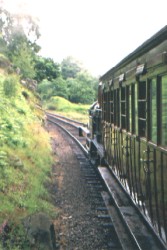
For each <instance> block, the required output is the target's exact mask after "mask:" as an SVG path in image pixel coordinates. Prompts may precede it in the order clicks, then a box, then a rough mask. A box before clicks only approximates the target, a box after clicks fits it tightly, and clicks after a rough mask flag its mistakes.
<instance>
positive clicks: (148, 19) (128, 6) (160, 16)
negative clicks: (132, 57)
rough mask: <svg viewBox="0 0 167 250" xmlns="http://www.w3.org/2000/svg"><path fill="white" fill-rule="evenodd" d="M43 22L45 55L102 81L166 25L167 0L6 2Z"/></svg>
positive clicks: (2, 1)
mask: <svg viewBox="0 0 167 250" xmlns="http://www.w3.org/2000/svg"><path fill="white" fill-rule="evenodd" d="M2 4H4V6H5V7H6V9H8V10H10V11H12V12H26V13H29V14H31V15H32V16H34V17H37V18H38V19H39V26H40V33H41V38H40V40H39V41H38V44H39V45H40V46H41V47H42V49H41V52H40V53H41V55H42V56H44V57H50V58H52V59H53V60H54V61H55V62H57V63H61V61H62V60H63V59H64V58H66V57H68V56H73V57H74V58H76V59H77V60H79V61H81V62H82V63H83V65H84V67H85V69H87V70H88V71H89V72H90V73H91V74H92V75H94V76H97V77H99V76H101V75H103V74H105V73H106V71H108V70H109V69H110V68H112V67H113V66H115V65H116V64H117V63H119V62H120V61H121V60H122V59H123V58H124V57H125V56H127V55H128V54H130V53H131V52H133V51H134V50H135V49H136V48H137V47H138V46H140V45H141V44H142V43H143V42H144V41H146V40H147V39H149V38H150V37H151V36H152V35H154V34H155V33H156V32H158V31H159V30H160V29H161V28H163V27H164V26H165V25H166V23H167V22H166V21H167V14H166V7H167V0H158V1H152V0H138V1H137V0H0V6H1V5H2Z"/></svg>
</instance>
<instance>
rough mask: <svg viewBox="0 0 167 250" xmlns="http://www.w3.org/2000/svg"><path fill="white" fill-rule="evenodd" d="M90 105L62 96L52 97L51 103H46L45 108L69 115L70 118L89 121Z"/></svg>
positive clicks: (84, 121)
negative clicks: (76, 102) (71, 100)
mask: <svg viewBox="0 0 167 250" xmlns="http://www.w3.org/2000/svg"><path fill="white" fill-rule="evenodd" d="M89 107H90V105H85V104H80V103H79V104H75V103H71V102H69V101H68V100H66V99H64V98H62V97H58V96H56V97H52V98H51V100H50V101H49V103H47V104H45V108H46V109H48V110H50V111H51V112H53V113H54V112H55V113H56V114H60V115H64V116H67V117H68V118H71V119H74V120H77V121H81V122H83V123H87V122H88V109H89Z"/></svg>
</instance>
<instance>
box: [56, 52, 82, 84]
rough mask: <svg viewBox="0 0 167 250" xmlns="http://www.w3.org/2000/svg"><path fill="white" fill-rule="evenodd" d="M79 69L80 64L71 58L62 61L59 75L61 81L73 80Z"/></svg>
mask: <svg viewBox="0 0 167 250" xmlns="http://www.w3.org/2000/svg"><path fill="white" fill-rule="evenodd" d="M81 69H82V66H81V63H80V62H79V61H77V60H76V59H75V58H73V57H71V56H69V57H67V58H65V59H63V61H62V63H61V73H62V77H63V79H67V78H75V77H76V75H77V73H78V72H80V71H81Z"/></svg>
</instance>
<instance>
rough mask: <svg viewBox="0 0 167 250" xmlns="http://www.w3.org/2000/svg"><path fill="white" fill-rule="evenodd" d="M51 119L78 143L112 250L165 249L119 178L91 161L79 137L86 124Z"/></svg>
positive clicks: (81, 159) (49, 117)
mask: <svg viewBox="0 0 167 250" xmlns="http://www.w3.org/2000/svg"><path fill="white" fill-rule="evenodd" d="M46 115H47V120H48V121H49V122H52V123H54V124H55V125H56V126H59V127H60V128H61V129H62V130H63V131H64V132H65V133H66V134H67V135H68V136H70V137H71V138H72V139H73V140H74V141H75V143H74V144H73V147H74V148H75V149H74V150H75V152H76V155H77V158H78V159H79V161H80V166H81V168H82V171H83V173H84V176H85V179H86V181H87V186H88V187H89V188H90V192H91V195H92V199H93V200H94V203H95V209H96V210H97V211H98V217H99V219H100V220H103V226H104V228H107V229H108V231H109V234H110V237H108V238H107V240H108V247H109V248H108V249H118V250H121V249H124V250H126V249H127V250H134V249H135V250H136V249H139V250H148V249H150V250H165V249H167V248H166V246H165V244H164V243H163V242H162V241H161V240H160V239H159V237H158V236H157V234H156V233H155V232H154V230H153V229H152V228H151V226H150V225H149V223H148V222H147V221H146V220H145V218H143V216H142V215H141V213H140V212H139V210H138V209H137V207H136V206H135V205H134V203H133V202H132V200H131V199H129V196H128V194H127V193H126V192H125V190H124V189H123V188H122V186H121V185H120V184H119V182H118V180H117V179H116V177H115V176H114V175H113V174H112V173H111V171H110V169H109V168H107V167H106V166H99V167H97V166H94V165H92V164H91V162H90V161H89V160H88V152H87V150H86V148H85V145H86V141H85V138H82V137H79V135H78V130H79V129H78V128H79V126H81V125H82V126H83V124H81V123H79V122H76V121H73V120H69V119H66V118H65V117H60V116H56V115H52V114H50V113H46Z"/></svg>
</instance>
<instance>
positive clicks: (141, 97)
mask: <svg viewBox="0 0 167 250" xmlns="http://www.w3.org/2000/svg"><path fill="white" fill-rule="evenodd" d="M137 83H138V98H137V100H138V135H139V136H140V137H143V138H147V112H146V110H147V80H138V81H137Z"/></svg>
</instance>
